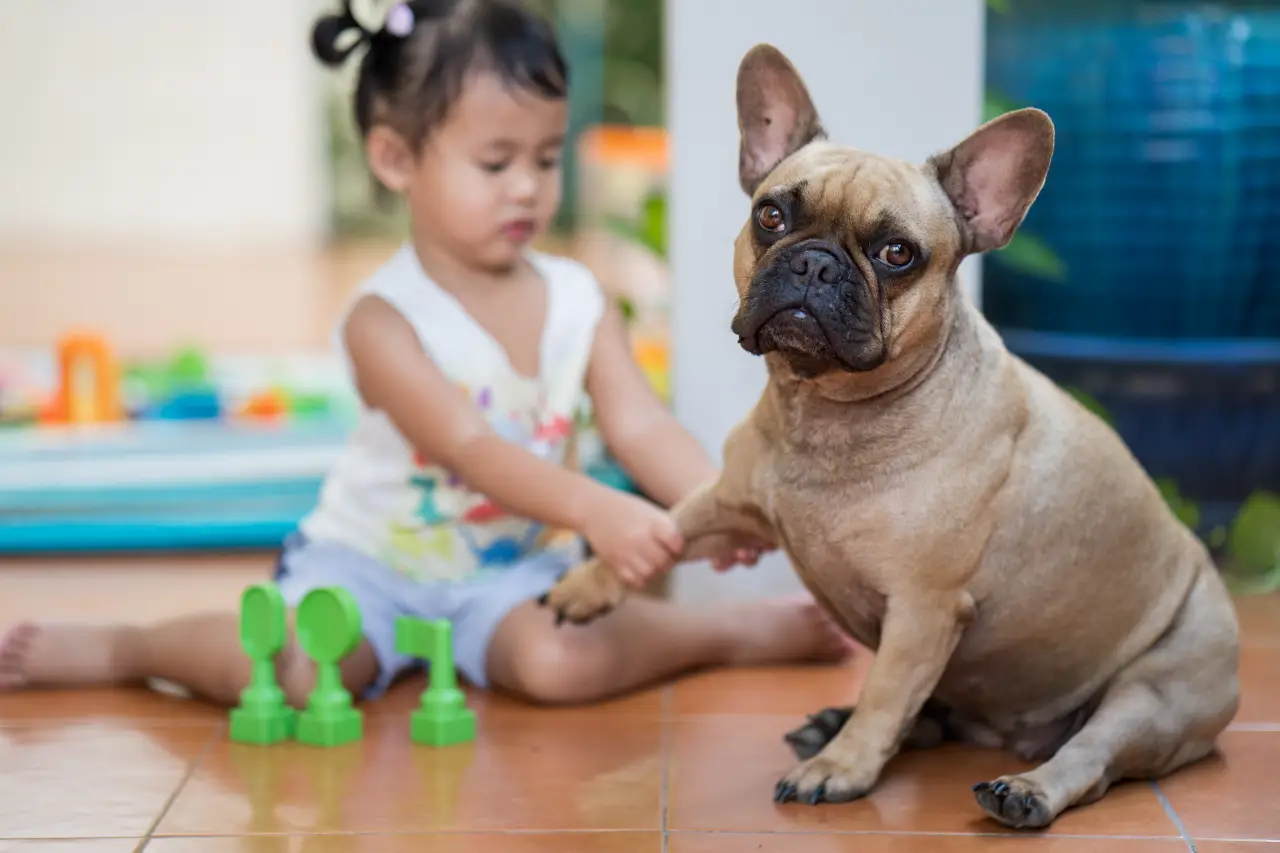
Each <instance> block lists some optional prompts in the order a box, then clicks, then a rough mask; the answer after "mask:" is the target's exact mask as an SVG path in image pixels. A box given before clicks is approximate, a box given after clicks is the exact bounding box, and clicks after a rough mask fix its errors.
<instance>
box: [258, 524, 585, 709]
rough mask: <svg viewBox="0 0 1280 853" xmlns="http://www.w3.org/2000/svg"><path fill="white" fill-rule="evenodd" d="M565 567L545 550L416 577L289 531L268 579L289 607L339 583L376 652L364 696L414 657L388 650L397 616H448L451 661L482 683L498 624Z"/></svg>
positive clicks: (373, 693)
mask: <svg viewBox="0 0 1280 853" xmlns="http://www.w3.org/2000/svg"><path fill="white" fill-rule="evenodd" d="M569 565H570V563H569V558H568V557H566V556H565V555H564V554H560V553H553V552H545V553H540V554H534V555H533V556H531V557H529V558H527V559H525V560H524V561H523V562H520V563H516V564H514V565H512V566H511V568H509V569H504V570H502V571H501V572H491V573H487V574H485V575H483V576H481V577H477V578H475V579H468V580H461V581H438V582H429V583H424V582H422V581H415V580H413V579H412V578H409V577H406V576H405V575H403V574H401V573H399V572H397V571H395V570H394V569H392V568H391V567H389V566H387V565H385V564H383V563H380V562H379V561H377V560H375V559H373V558H372V557H368V556H366V555H364V554H361V553H360V552H358V551H355V550H353V549H351V548H348V547H346V546H345V545H339V544H337V543H334V542H326V541H322V540H311V539H308V538H307V537H305V536H304V535H302V534H301V533H298V532H295V533H292V534H290V535H289V537H288V538H287V539H286V540H285V543H284V551H283V552H282V553H281V555H280V559H279V561H278V563H277V566H276V578H275V579H276V583H277V584H278V585H279V587H280V592H281V593H282V594H283V596H284V600H285V603H286V604H287V605H288V606H289V607H291V608H292V607H296V606H297V605H298V603H299V602H300V601H301V600H302V598H303V596H305V595H306V594H307V593H308V592H310V591H311V590H313V589H315V588H316V587H322V586H338V587H342V588H344V589H346V590H347V591H348V592H349V593H351V595H352V597H353V598H355V600H356V604H357V605H358V606H359V608H360V621H361V626H362V627H363V629H364V635H365V638H366V639H367V640H368V641H369V644H370V645H371V646H373V650H374V652H375V654H376V655H377V657H378V669H379V672H378V677H377V680H376V681H374V683H373V684H372V685H370V686H369V689H368V690H367V691H366V692H365V694H364V698H366V699H368V698H373V697H376V696H379V695H381V694H382V693H383V692H384V691H385V690H386V689H387V687H389V686H390V685H391V683H392V682H393V681H394V680H395V679H396V678H397V677H399V676H400V675H402V674H403V673H405V672H406V671H408V670H410V669H413V668H415V667H417V666H419V665H420V664H421V663H422V662H421V661H420V660H418V659H416V658H413V657H409V656H407V655H403V654H401V653H400V652H398V651H396V619H397V617H400V616H414V617H417V618H419V619H448V620H449V621H450V622H452V623H453V649H454V650H453V658H454V665H455V666H456V667H457V669H458V672H459V673H460V674H461V675H462V676H463V677H464V678H466V679H467V681H470V682H471V683H472V684H474V685H476V686H477V687H487V686H488V678H487V677H486V673H485V659H486V657H487V655H488V651H489V642H490V640H492V638H493V632H494V631H495V630H497V627H498V623H499V622H501V621H502V620H503V619H504V618H505V617H506V615H507V614H508V613H510V612H511V611H512V609H513V608H515V607H516V606H518V605H520V604H522V603H523V602H526V601H530V600H532V599H536V598H538V597H540V596H541V595H542V594H543V593H544V592H546V591H547V590H549V589H551V587H552V586H553V585H554V584H555V582H556V579H557V578H559V577H560V575H561V574H563V573H564V571H565V570H566V569H568V568H569Z"/></svg>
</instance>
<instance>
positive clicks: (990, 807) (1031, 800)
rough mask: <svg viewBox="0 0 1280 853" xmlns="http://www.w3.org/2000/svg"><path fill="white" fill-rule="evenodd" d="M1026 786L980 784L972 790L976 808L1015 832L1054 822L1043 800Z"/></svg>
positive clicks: (1004, 783)
mask: <svg viewBox="0 0 1280 853" xmlns="http://www.w3.org/2000/svg"><path fill="white" fill-rule="evenodd" d="M1020 787H1021V788H1025V786H1018V785H1010V784H1009V783H1008V782H1002V781H999V780H997V781H995V782H979V783H978V784H977V785H974V786H973V790H974V794H975V796H976V797H977V800H978V805H980V806H982V808H983V810H984V811H986V812H987V814H989V815H991V816H992V817H994V818H995V819H996V820H998V821H1000V822H1001V823H1003V824H1005V825H1006V826H1010V827H1013V828H1014V829H1038V828H1041V827H1045V826H1048V825H1049V824H1050V823H1052V822H1053V816H1052V815H1050V813H1049V809H1048V806H1047V805H1046V804H1045V801H1044V799H1043V798H1042V797H1041V796H1040V795H1039V794H1037V793H1036V792H1035V791H1031V790H1025V789H1024V790H1019V788H1020Z"/></svg>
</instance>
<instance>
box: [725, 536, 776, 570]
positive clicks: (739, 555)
mask: <svg viewBox="0 0 1280 853" xmlns="http://www.w3.org/2000/svg"><path fill="white" fill-rule="evenodd" d="M775 548H776V546H775V545H773V544H771V543H769V542H762V541H756V542H753V543H752V544H750V545H748V546H746V547H743V548H738V549H737V550H736V551H734V552H733V553H731V554H726V555H724V556H720V557H716V558H714V559H712V561H711V568H713V569H715V570H716V571H717V572H727V571H728V570H729V569H732V568H733V567H734V566H754V565H755V564H756V563H757V562H759V560H760V557H761V555H763V554H764V553H765V552H766V551H773V550H774V549H775Z"/></svg>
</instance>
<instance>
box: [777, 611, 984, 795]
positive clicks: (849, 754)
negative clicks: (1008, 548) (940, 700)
mask: <svg viewBox="0 0 1280 853" xmlns="http://www.w3.org/2000/svg"><path fill="white" fill-rule="evenodd" d="M973 610H974V606H973V599H972V598H971V597H970V596H969V594H968V593H966V592H964V591H959V592H951V593H938V594H923V595H922V594H920V593H918V592H912V593H907V594H901V595H898V596H893V595H891V596H889V599H888V601H887V609H886V613H885V622H884V629H883V631H882V632H881V639H880V647H879V649H877V651H876V657H875V661H874V662H873V663H872V664H871V670H870V672H869V673H868V674H867V681H866V683H865V684H864V685H863V687H862V695H861V696H859V697H858V705H857V709H856V710H855V711H854V713H853V716H852V717H850V718H849V720H848V722H846V723H845V724H844V726H843V727H842V728H841V729H840V732H839V734H837V735H836V736H835V737H834V738H832V740H831V742H830V743H828V744H827V745H826V746H825V747H824V748H823V749H822V751H821V752H819V753H818V754H817V755H815V756H814V757H813V758H810V759H809V760H807V761H805V762H803V763H801V764H800V765H799V766H798V767H796V768H795V769H794V770H792V771H791V772H790V773H788V774H787V775H786V776H785V777H783V778H782V780H781V781H779V782H778V785H777V788H776V789H775V791H774V800H775V801H776V802H779V803H785V802H790V801H792V800H798V801H800V802H804V803H809V804H810V805H817V804H818V803H823V802H827V803H839V802H845V801H848V800H854V799H857V798H858V797H861V796H864V795H865V794H867V792H869V791H870V790H871V788H872V787H873V786H874V785H875V784H876V781H877V780H878V779H879V778H880V772H881V771H882V770H883V769H884V766H885V764H886V763H887V762H888V761H889V759H890V758H892V757H893V755H894V753H896V752H897V751H898V746H899V744H900V743H901V742H902V738H903V736H904V735H905V734H906V733H907V732H909V731H910V729H911V726H912V724H913V723H914V722H915V718H916V716H917V715H918V714H919V713H920V709H921V708H922V707H923V706H924V703H925V700H927V699H928V698H929V696H930V695H931V694H932V693H933V690H934V687H935V686H937V683H938V679H939V678H941V677H942V673H943V670H945V669H946V666H947V661H948V660H949V659H950V657H951V653H952V652H953V651H954V650H955V647H956V643H957V642H959V640H960V635H961V633H962V632H963V631H964V627H965V625H967V624H968V622H969V621H970V619H972V617H973Z"/></svg>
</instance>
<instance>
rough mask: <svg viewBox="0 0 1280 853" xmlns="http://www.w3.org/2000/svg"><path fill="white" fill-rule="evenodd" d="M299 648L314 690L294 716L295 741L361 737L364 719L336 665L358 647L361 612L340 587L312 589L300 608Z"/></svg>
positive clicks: (334, 743)
mask: <svg viewBox="0 0 1280 853" xmlns="http://www.w3.org/2000/svg"><path fill="white" fill-rule="evenodd" d="M296 620H297V625H298V629H297V630H298V645H300V646H301V647H302V650H303V651H304V652H306V654H307V656H308V657H310V658H311V659H312V660H313V661H315V663H316V686H315V689H314V690H312V691H311V695H309V696H308V697H307V707H306V708H305V709H304V710H303V711H302V713H301V714H299V715H298V726H297V735H296V737H297V739H298V741H299V742H301V743H306V744H311V745H312V746H339V745H341V744H344V743H350V742H352V741H356V740H359V739H360V738H362V737H363V736H364V714H363V713H362V712H361V711H360V709H359V708H356V707H354V706H353V704H352V701H351V694H350V693H349V692H347V690H346V688H344V687H343V686H342V673H341V670H339V668H338V664H339V662H340V661H341V660H342V659H343V658H345V657H346V656H347V655H349V654H351V653H352V652H354V651H355V650H356V647H357V646H358V645H359V644H360V637H361V633H360V609H359V608H358V607H357V606H356V602H355V599H354V598H352V597H351V594H350V593H349V592H347V591H346V590H345V589H342V588H340V587H324V588H320V589H313V590H312V591H311V592H309V593H307V595H306V597H305V598H303V599H302V602H301V603H300V604H299V605H298V612H297V615H296Z"/></svg>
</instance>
